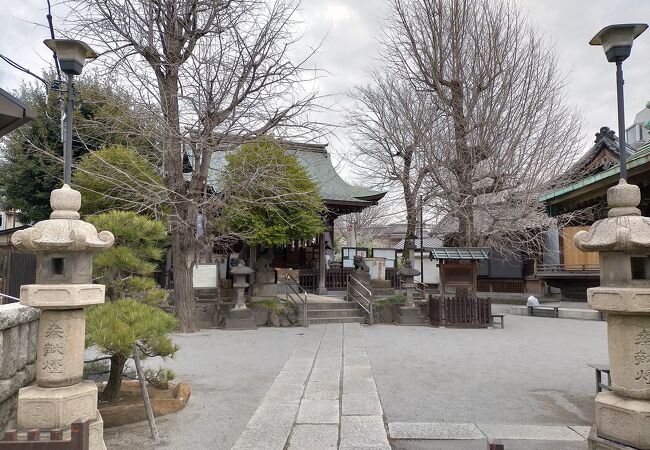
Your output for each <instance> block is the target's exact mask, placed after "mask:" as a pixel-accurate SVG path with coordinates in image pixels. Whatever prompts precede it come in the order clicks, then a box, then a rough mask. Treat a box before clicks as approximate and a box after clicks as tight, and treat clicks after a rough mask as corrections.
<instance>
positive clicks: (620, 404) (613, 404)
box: [574, 179, 650, 450]
mask: <svg viewBox="0 0 650 450" xmlns="http://www.w3.org/2000/svg"><path fill="white" fill-rule="evenodd" d="M640 199H641V194H640V191H639V188H638V187H637V186H634V185H628V184H627V183H626V181H625V180H623V179H621V180H620V182H619V184H618V185H617V186H614V187H612V188H610V189H609V190H608V191H607V203H608V205H609V206H610V208H611V209H610V211H609V214H608V217H607V218H606V219H602V220H599V221H597V222H596V223H594V224H593V226H592V227H591V229H590V230H589V232H586V231H583V232H579V233H576V235H575V238H574V240H575V243H576V246H577V247H578V248H579V249H580V250H582V251H591V252H593V251H597V252H599V253H600V286H599V287H596V288H591V289H589V290H588V291H587V298H588V301H589V306H591V307H592V308H594V309H597V310H599V311H601V312H604V313H607V342H608V349H609V364H610V371H611V372H610V373H611V379H612V386H611V388H612V391H611V392H600V393H599V394H598V395H597V396H596V423H595V426H594V427H593V428H592V431H591V434H590V436H589V448H590V449H623V448H628V447H626V446H631V447H633V448H637V449H645V450H647V449H650V218H648V217H642V216H641V212H640V211H639V209H638V208H637V206H638V205H639V202H640Z"/></svg>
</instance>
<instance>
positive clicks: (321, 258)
mask: <svg viewBox="0 0 650 450" xmlns="http://www.w3.org/2000/svg"><path fill="white" fill-rule="evenodd" d="M326 270H327V269H326V262H325V233H321V235H320V236H318V289H317V290H316V293H317V294H319V295H323V294H327V286H325V276H326V273H325V271H326Z"/></svg>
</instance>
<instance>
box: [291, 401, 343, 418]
mask: <svg viewBox="0 0 650 450" xmlns="http://www.w3.org/2000/svg"><path fill="white" fill-rule="evenodd" d="M296 423H315V424H323V423H332V424H337V423H339V401H338V400H311V399H307V398H305V399H303V400H302V401H301V402H300V409H299V410H298V419H297V420H296Z"/></svg>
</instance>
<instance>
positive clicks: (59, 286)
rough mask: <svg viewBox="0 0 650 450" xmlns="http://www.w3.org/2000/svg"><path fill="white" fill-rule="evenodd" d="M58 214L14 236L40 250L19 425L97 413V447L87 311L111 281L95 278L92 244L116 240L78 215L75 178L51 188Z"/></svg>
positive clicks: (55, 423) (25, 300) (58, 423)
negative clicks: (30, 373)
mask: <svg viewBox="0 0 650 450" xmlns="http://www.w3.org/2000/svg"><path fill="white" fill-rule="evenodd" d="M50 205H51V206H52V210H53V211H52V214H50V219H49V220H44V221H41V222H38V223H37V224H35V225H34V226H33V227H31V228H28V229H26V230H21V231H17V232H16V233H14V235H13V236H12V238H11V241H12V243H13V244H14V245H15V246H16V247H17V248H19V249H22V250H28V251H33V252H36V283H37V284H31V285H24V286H22V287H21V290H20V303H21V304H23V305H27V306H32V307H34V308H39V309H40V310H41V311H42V312H41V316H40V319H39V327H38V336H37V346H36V385H32V386H28V387H25V388H22V389H21V390H20V391H19V392H18V418H17V421H18V428H19V429H20V430H21V431H27V430H29V429H33V428H38V429H40V430H51V429H54V428H61V429H64V430H65V429H69V428H70V424H71V423H72V422H74V421H75V420H77V419H81V420H83V421H86V420H90V421H91V425H90V443H89V445H90V447H89V448H90V449H92V450H100V449H101V450H104V449H105V448H106V446H105V444H104V437H103V422H102V418H101V416H100V414H99V411H97V386H96V385H95V383H94V382H93V381H82V375H83V360H84V359H83V358H84V338H85V329H86V316H85V312H84V308H85V307H87V306H91V305H97V304H100V303H104V286H103V285H101V284H92V263H93V260H92V258H93V252H94V251H96V250H100V249H105V248H108V247H110V246H111V245H112V244H113V240H114V238H113V235H112V234H111V233H110V232H108V231H102V232H101V233H97V230H96V229H95V227H94V226H93V225H92V224H90V223H87V222H84V221H82V220H79V217H80V216H79V213H78V211H79V208H80V207H81V194H80V193H79V192H77V191H75V190H73V189H70V187H69V186H68V185H63V187H62V188H61V189H55V190H54V191H52V194H51V196H50Z"/></svg>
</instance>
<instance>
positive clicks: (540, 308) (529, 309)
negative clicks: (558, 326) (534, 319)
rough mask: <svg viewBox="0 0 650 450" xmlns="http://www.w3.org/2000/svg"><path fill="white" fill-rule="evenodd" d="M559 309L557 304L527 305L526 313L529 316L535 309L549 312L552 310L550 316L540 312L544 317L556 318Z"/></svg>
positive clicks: (533, 313)
mask: <svg viewBox="0 0 650 450" xmlns="http://www.w3.org/2000/svg"><path fill="white" fill-rule="evenodd" d="M559 309H560V308H559V307H558V306H529V307H528V315H529V316H534V315H535V311H537V312H542V311H549V312H550V311H552V314H553V315H552V316H551V315H548V314H546V315H545V314H542V316H544V317H554V318H555V319H557V318H558V317H559V316H560V313H559V311H558V310H559ZM538 316H539V314H538Z"/></svg>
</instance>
